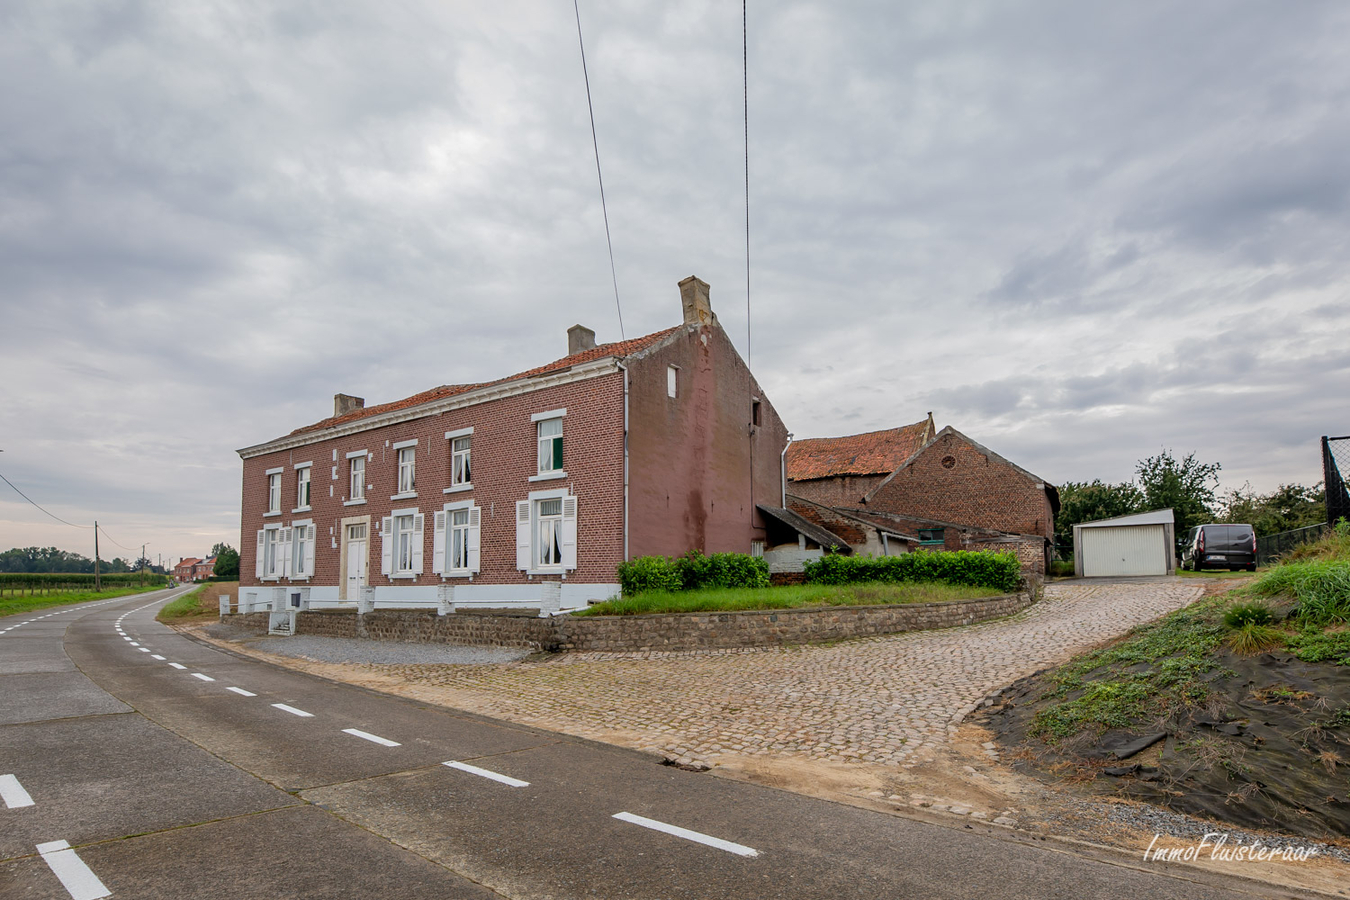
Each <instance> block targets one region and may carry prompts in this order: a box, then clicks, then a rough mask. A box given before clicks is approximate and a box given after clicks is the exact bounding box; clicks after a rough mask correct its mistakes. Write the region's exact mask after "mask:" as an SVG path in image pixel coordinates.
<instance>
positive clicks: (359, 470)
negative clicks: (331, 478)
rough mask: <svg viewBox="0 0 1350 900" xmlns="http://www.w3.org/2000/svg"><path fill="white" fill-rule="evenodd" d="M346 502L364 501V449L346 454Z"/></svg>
mask: <svg viewBox="0 0 1350 900" xmlns="http://www.w3.org/2000/svg"><path fill="white" fill-rule="evenodd" d="M346 502H347V503H349V504H351V503H365V502H366V451H364V450H358V451H356V452H354V453H348V454H347V501H346Z"/></svg>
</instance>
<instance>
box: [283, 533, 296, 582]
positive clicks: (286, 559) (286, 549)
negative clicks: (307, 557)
mask: <svg viewBox="0 0 1350 900" xmlns="http://www.w3.org/2000/svg"><path fill="white" fill-rule="evenodd" d="M294 535H295V529H294V528H283V529H281V535H280V537H281V547H280V548H279V549H280V550H281V565H280V566H279V568H280V569H281V572H280V574H282V575H284V576H286V577H287V578H289V577H290V576H291V539H292V538H293V537H294Z"/></svg>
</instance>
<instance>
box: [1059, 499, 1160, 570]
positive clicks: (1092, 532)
mask: <svg viewBox="0 0 1350 900" xmlns="http://www.w3.org/2000/svg"><path fill="white" fill-rule="evenodd" d="M1175 527H1176V526H1175V520H1174V519H1173V516H1172V510H1170V509H1160V510H1155V511H1154V512H1147V513H1137V514H1136V515H1132V516H1121V517H1119V518H1115V519H1102V520H1100V521H1097V522H1083V523H1082V524H1080V525H1075V526H1073V569H1074V574H1075V575H1077V576H1078V577H1080V578H1102V577H1112V576H1115V577H1119V576H1129V575H1173V574H1175V573H1176V570H1177V564H1176V536H1175Z"/></svg>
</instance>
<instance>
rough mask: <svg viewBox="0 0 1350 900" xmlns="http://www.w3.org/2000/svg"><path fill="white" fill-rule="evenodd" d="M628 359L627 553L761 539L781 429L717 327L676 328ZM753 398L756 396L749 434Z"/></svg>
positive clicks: (730, 546)
mask: <svg viewBox="0 0 1350 900" xmlns="http://www.w3.org/2000/svg"><path fill="white" fill-rule="evenodd" d="M671 365H674V366H678V367H679V375H678V378H679V387H678V391H677V394H678V396H676V397H675V398H674V399H672V398H670V397H669V396H668V395H667V391H666V370H667V367H668V366H671ZM628 366H629V371H630V372H631V374H632V381H631V386H630V388H629V398H628V402H629V409H628V416H629V515H630V527H629V556H631V557H637V556H647V555H653V554H660V555H665V556H678V555H680V554H683V553H685V552H686V551H688V550H691V549H701V550H703V551H705V552H708V553H714V552H728V551H734V552H739V553H748V552H749V551H750V542H751V541H752V540H763V539H764V525H763V522H762V521H761V520H760V516H759V514H758V513H757V512H756V510H755V505H756V504H764V505H767V506H780V505H781V504H782V488H781V480H780V475H779V454H781V453H782V451H783V447H784V445H785V444H786V443H787V428H786V427H784V425H783V422H782V420H781V419H779V417H778V413H777V412H775V411H774V408H773V405H772V404H770V402H769V399H768V397H767V396H765V394H764V391H763V390H762V389H761V388H760V386H759V385H758V383H756V382H755V380H754V378H753V376H751V374H750V371H749V369H748V368H746V365H745V363H744V361H743V360H742V359H741V358H740V355H739V354H738V353H737V352H736V348H735V347H734V346H733V345H732V343H731V341H730V340H729V339H728V338H727V336H726V333H725V332H723V331H722V328H721V326H720V325H716V324H713V325H710V326H704V327H702V328H699V329H687V330H684V331H680V332H677V333H676V335H675V336H674V338H673V339H672V340H671V341H670V342H669V343H665V344H662V345H658V346H657V347H655V348H653V349H652V350H651V351H649V352H648V353H646V354H645V355H642V356H640V357H638V358H634V359H632V360H630V361H629V363H628ZM752 396H757V397H759V398H760V426H759V428H758V429H756V430H755V432H754V433H753V434H752V433H751V429H750V416H751V397H752Z"/></svg>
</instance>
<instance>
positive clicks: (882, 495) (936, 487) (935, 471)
mask: <svg viewBox="0 0 1350 900" xmlns="http://www.w3.org/2000/svg"><path fill="white" fill-rule="evenodd" d="M944 459H950V460H951V461H952V464H951V466H950V468H949V467H946V466H944V465H943V464H942V463H943V460H944ZM1037 484H1038V482H1035V481H1033V480H1031V479H1029V478H1027V476H1025V475H1023V474H1022V473H1021V472H1019V471H1017V470H1016V469H1014V468H1013V467H1012V466H1009V465H1007V464H1006V463H1003V462H1000V461H998V460H997V459H993V458H990V457H988V456H986V455H985V454H983V453H981V452H980V451H979V450H978V449H976V448H975V447H974V446H973V445H972V444H971V443H970V442H969V441H966V440H963V439H962V438H961V437H960V436H958V435H955V434H950V433H949V434H944V435H940V436H939V437H938V438H937V439H936V440H935V441H933V442H932V443H930V444H929V445H928V446H927V447H926V448H925V449H924V450H923V451H921V453H920V455H919V456H918V458H917V459H915V460H913V461H912V462H911V463H910V464H909V466H908V467H906V468H905V469H903V470H902V471H900V472H899V473H898V474H897V475H896V476H895V477H894V478H892V479H891V480H890V482H889V483H887V484H886V485H885V486H884V487H882V488H880V489H879V490H878V491H877V493H876V494H875V495H873V496H872V497H871V499H869V500H868V501H867V507H868V508H869V509H875V510H879V511H884V512H893V513H897V514H899V515H907V516H916V517H919V518H925V519H937V520H940V521H945V522H955V523H959V524H962V525H974V526H978V527H981V528H991V529H994V530H997V531H1005V532H1012V533H1015V534H1037V535H1042V536H1047V537H1048V536H1049V535H1051V534H1052V533H1053V529H1054V519H1053V515H1052V514H1051V511H1050V501H1049V498H1047V497H1046V493H1045V489H1044V488H1040V487H1037Z"/></svg>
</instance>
